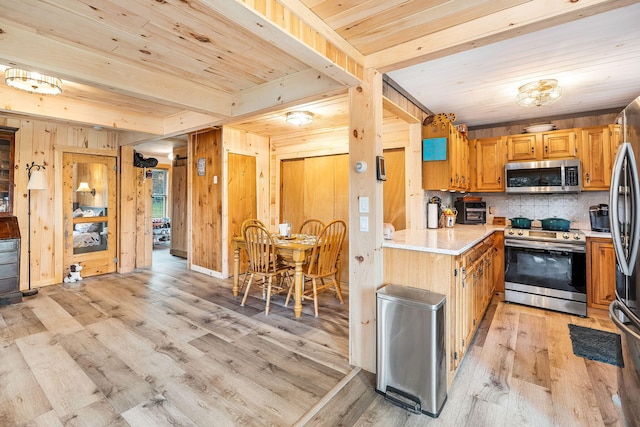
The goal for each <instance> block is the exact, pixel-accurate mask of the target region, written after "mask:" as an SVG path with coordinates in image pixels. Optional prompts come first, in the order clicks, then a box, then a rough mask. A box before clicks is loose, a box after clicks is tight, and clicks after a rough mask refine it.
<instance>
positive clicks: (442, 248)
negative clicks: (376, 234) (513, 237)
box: [382, 224, 504, 255]
mask: <svg viewBox="0 0 640 427" xmlns="http://www.w3.org/2000/svg"><path fill="white" fill-rule="evenodd" d="M496 230H504V226H497V225H487V224H473V225H466V224H456V225H455V227H453V228H434V229H430V228H427V229H424V230H398V231H396V232H395V233H394V236H393V239H391V240H384V241H383V243H382V247H384V248H396V249H408V250H413V251H422V252H433V253H439V254H446V255H460V254H462V253H464V252H465V251H466V250H468V249H471V248H472V247H473V246H474V245H476V244H477V243H478V242H480V241H482V240H483V239H485V238H486V237H488V236H489V235H490V234H491V233H493V232H494V231H496Z"/></svg>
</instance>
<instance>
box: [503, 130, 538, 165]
mask: <svg viewBox="0 0 640 427" xmlns="http://www.w3.org/2000/svg"><path fill="white" fill-rule="evenodd" d="M536 141H537V137H536V134H535V133H529V134H522V135H512V136H509V137H507V159H508V160H509V161H510V162H521V161H529V160H535V159H536V156H537V154H538V153H536Z"/></svg>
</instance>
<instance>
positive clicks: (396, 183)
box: [382, 148, 407, 230]
mask: <svg viewBox="0 0 640 427" xmlns="http://www.w3.org/2000/svg"><path fill="white" fill-rule="evenodd" d="M404 154H405V152H404V148H399V149H393V150H385V151H384V161H385V163H386V169H387V180H386V181H384V183H383V184H382V205H383V212H384V215H383V221H384V222H389V223H391V224H393V228H395V229H396V230H404V229H405V228H407V203H406V198H405V167H404Z"/></svg>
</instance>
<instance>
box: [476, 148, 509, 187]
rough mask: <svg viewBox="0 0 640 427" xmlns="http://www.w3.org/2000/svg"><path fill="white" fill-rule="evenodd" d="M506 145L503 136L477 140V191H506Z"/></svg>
mask: <svg viewBox="0 0 640 427" xmlns="http://www.w3.org/2000/svg"><path fill="white" fill-rule="evenodd" d="M504 145H505V144H504V139H503V138H502V137H498V138H483V139H478V140H476V141H475V144H474V146H475V155H476V159H475V160H476V165H475V166H476V177H475V182H476V185H475V188H476V191H488V192H499V191H504V163H505V156H504V154H503V150H504V148H503V147H504Z"/></svg>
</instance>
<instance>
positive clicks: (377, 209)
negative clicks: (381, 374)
mask: <svg viewBox="0 0 640 427" xmlns="http://www.w3.org/2000/svg"><path fill="white" fill-rule="evenodd" d="M349 100H350V106H349V110H350V114H349V120H350V122H349V223H350V224H352V225H351V227H349V260H350V261H349V294H350V295H357V296H358V297H357V298H350V299H349V337H350V339H349V343H350V344H349V347H350V351H349V363H351V364H352V365H355V366H359V367H361V368H363V369H366V370H367V371H369V372H375V371H376V290H377V289H378V288H379V287H380V286H382V279H383V272H382V264H383V263H382V221H383V208H382V181H377V179H376V156H381V155H382V132H383V126H382V124H383V114H382V75H381V74H380V73H379V72H377V71H376V70H373V69H365V70H364V78H363V82H362V84H361V85H360V86H357V87H353V88H351V89H350V90H349ZM360 160H364V161H365V162H367V165H368V168H367V170H366V171H365V172H363V173H356V172H355V170H354V165H355V163H356V162H357V161H360ZM360 197H368V198H369V213H366V214H363V213H360V210H359V199H360ZM361 217H366V218H367V220H368V223H369V230H368V231H360V227H359V225H360V220H359V219H360V218H361Z"/></svg>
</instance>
